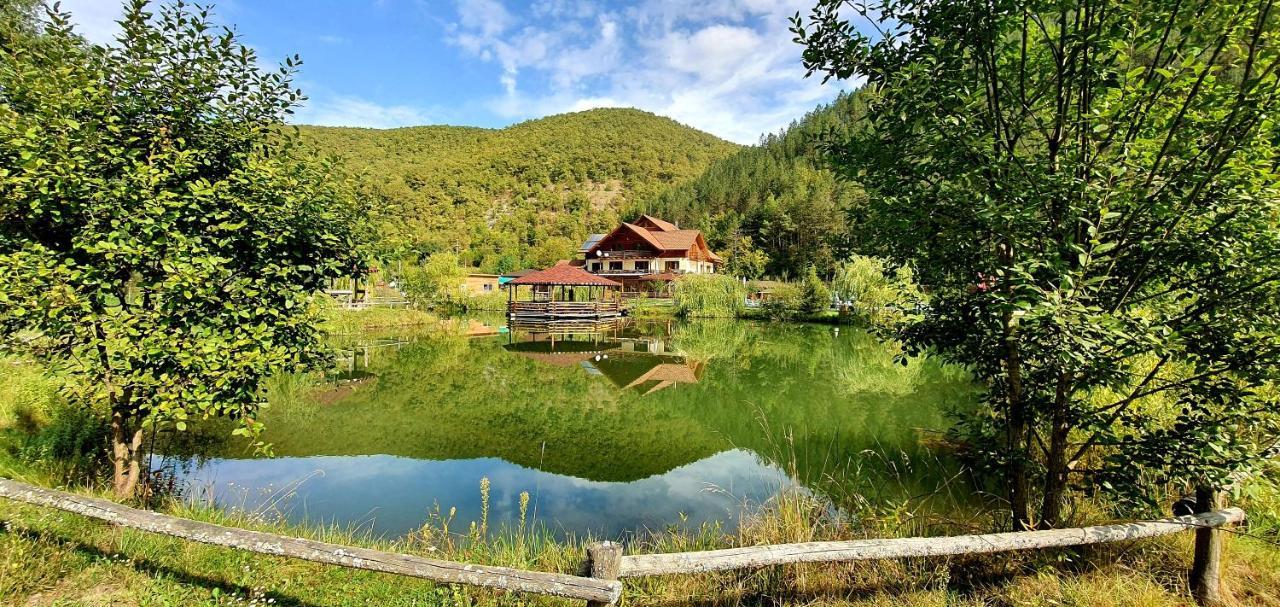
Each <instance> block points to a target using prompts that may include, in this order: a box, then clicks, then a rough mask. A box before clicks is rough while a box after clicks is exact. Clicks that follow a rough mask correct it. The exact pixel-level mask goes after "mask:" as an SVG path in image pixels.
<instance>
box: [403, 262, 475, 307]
mask: <svg viewBox="0 0 1280 607" xmlns="http://www.w3.org/2000/svg"><path fill="white" fill-rule="evenodd" d="M466 281H467V270H466V268H464V267H462V264H461V263H460V261H459V259H458V256H457V255H455V254H453V253H436V254H435V255H432V256H431V257H428V258H427V262H426V263H425V264H423V265H422V266H421V267H411V268H406V270H405V274H404V292H405V295H407V296H408V297H409V300H410V301H412V302H414V303H415V304H418V305H422V306H426V307H429V308H451V307H456V306H458V305H460V304H461V303H462V301H464V300H465V299H466V298H467V290H466V286H465V285H466Z"/></svg>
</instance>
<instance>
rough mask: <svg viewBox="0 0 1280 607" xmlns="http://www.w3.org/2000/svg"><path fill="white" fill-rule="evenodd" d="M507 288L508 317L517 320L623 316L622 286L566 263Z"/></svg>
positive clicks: (513, 283) (524, 277) (537, 273)
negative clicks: (620, 295)
mask: <svg viewBox="0 0 1280 607" xmlns="http://www.w3.org/2000/svg"><path fill="white" fill-rule="evenodd" d="M505 287H506V289H507V315H508V316H509V317H510V318H511V319H512V320H515V321H541V320H546V319H591V320H596V319H604V318H615V317H618V316H622V313H623V307H622V300H621V297H619V293H620V292H621V290H622V285H621V284H620V283H618V282H616V281H613V280H610V279H608V278H605V277H603V276H596V275H594V274H591V273H590V272H587V271H585V270H583V269H582V268H579V267H575V266H571V265H569V264H568V263H567V262H561V263H560V265H556V266H553V267H550V268H547V269H545V270H540V271H538V272H533V273H531V274H526V275H524V276H521V277H519V278H516V279H514V280H512V281H510V282H508V283H507V284H506V285H505ZM522 287H527V288H523V289H522Z"/></svg>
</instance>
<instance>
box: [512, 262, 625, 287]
mask: <svg viewBox="0 0 1280 607" xmlns="http://www.w3.org/2000/svg"><path fill="white" fill-rule="evenodd" d="M507 284H509V285H566V286H572V287H621V286H622V284H621V283H618V282H614V281H612V280H609V279H608V278H605V277H603V276H596V275H595V274H592V273H590V272H588V271H586V270H583V269H582V268H579V267H576V266H571V265H567V264H566V265H558V266H552V267H550V268H547V269H545V270H542V271H539V272H534V273H532V274H529V275H526V276H521V277H520V278H517V279H515V280H513V281H511V282H508V283H507Z"/></svg>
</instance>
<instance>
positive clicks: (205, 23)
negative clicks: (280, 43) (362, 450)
mask: <svg viewBox="0 0 1280 607" xmlns="http://www.w3.org/2000/svg"><path fill="white" fill-rule="evenodd" d="M121 23H122V29H123V31H122V33H121V35H120V37H119V39H118V45H115V46H109V47H98V46H91V45H88V44H87V43H85V42H84V41H83V40H82V39H80V38H79V37H78V36H76V35H75V34H74V33H73V32H72V29H71V26H70V24H69V22H68V16H67V15H65V14H59V13H56V12H50V13H49V14H48V16H47V19H46V21H45V22H44V23H42V24H40V25H41V28H40V29H41V31H40V33H39V35H38V36H35V37H29V38H21V37H19V38H16V39H14V40H13V41H11V43H10V44H6V45H5V46H4V47H3V48H0V274H2V275H4V276H5V277H6V279H7V285H6V288H5V289H4V290H3V292H0V332H2V333H3V335H5V337H6V341H7V342H8V343H9V344H10V345H17V346H20V347H24V348H25V349H28V350H31V351H33V353H34V354H36V355H38V356H41V357H42V358H44V359H45V360H47V361H49V362H50V363H51V364H52V365H55V366H56V367H58V368H60V369H61V370H63V371H65V372H66V373H67V374H68V375H69V376H70V377H72V378H74V381H73V382H71V383H70V385H68V386H67V389H66V391H67V393H68V395H69V396H70V397H71V398H72V399H74V400H75V401H76V402H79V403H84V404H86V405H103V406H105V407H106V409H107V414H108V416H109V422H110V430H111V432H110V434H111V437H110V442H111V445H110V446H111V451H110V457H111V460H112V462H113V467H114V487H115V491H116V493H117V494H118V495H120V496H128V495H131V494H133V493H134V492H135V490H136V488H137V487H138V483H139V479H140V477H141V476H142V475H143V470H142V461H141V457H142V453H143V449H142V446H143V437H144V430H145V429H147V428H152V429H154V428H156V427H158V426H160V425H161V424H172V426H173V427H175V428H176V429H177V430H184V429H185V428H186V426H187V424H188V423H189V422H190V421H192V420H195V419H202V418H210V417H217V416H226V417H231V418H234V419H237V420H239V421H240V423H241V427H240V428H239V429H238V430H237V432H238V433H241V434H253V433H255V432H257V430H258V428H259V424H258V423H257V422H256V421H255V418H256V411H257V409H258V406H259V404H260V403H261V402H262V398H263V397H262V390H261V389H260V386H261V382H262V380H263V378H264V377H266V376H267V375H269V374H272V373H276V372H284V371H291V370H296V369H301V368H304V367H306V366H308V365H310V364H312V363H314V362H315V361H316V360H317V359H318V358H320V357H322V356H323V353H322V351H321V349H320V348H319V345H320V344H319V336H318V334H317V330H316V328H315V326H316V321H317V318H316V317H315V315H314V314H315V313H314V309H313V307H312V306H311V305H310V304H311V301H312V298H313V297H314V294H315V293H316V292H317V291H318V290H319V289H321V288H322V287H323V286H324V284H325V283H326V281H327V280H329V279H331V278H333V277H335V276H338V275H341V274H345V273H348V272H349V271H350V270H351V268H353V267H359V266H358V264H356V254H357V253H358V249H357V244H358V239H357V237H358V235H359V234H358V231H357V230H358V227H357V226H358V222H357V219H358V217H359V210H358V209H357V208H356V207H355V206H354V205H353V204H352V203H351V198H350V196H349V193H348V191H347V189H346V187H345V185H344V183H343V182H342V181H341V180H335V179H333V175H332V174H331V171H330V167H328V166H327V165H324V164H319V163H314V162H308V161H305V160H304V159H301V158H300V157H298V156H297V155H295V154H294V153H293V146H292V140H291V138H290V137H288V136H287V134H282V133H280V132H279V130H280V129H279V125H280V123H281V121H282V120H283V119H284V118H285V116H287V115H288V113H289V111H290V108H291V107H292V106H293V105H294V104H295V103H297V102H298V100H299V99H300V97H299V93H298V92H297V91H294V90H292V89H291V87H290V78H291V76H292V74H293V72H294V70H295V67H296V65H297V62H296V60H291V61H289V62H287V63H286V65H285V66H283V67H281V68H280V70H279V71H277V72H267V73H264V72H262V71H260V70H259V68H258V66H257V63H256V61H257V59H256V57H255V56H254V53H253V51H251V50H250V49H248V48H247V47H244V46H242V45H240V44H239V43H238V42H237V39H236V37H235V36H234V34H232V33H231V32H229V31H226V32H222V33H218V34H214V33H212V25H211V23H210V20H209V16H208V13H207V12H206V11H203V10H199V9H193V8H191V7H190V6H187V5H185V4H182V3H175V4H172V5H168V6H165V7H163V8H162V9H161V10H160V11H159V13H158V14H155V15H152V14H151V13H148V12H147V3H146V2H145V1H142V0H136V1H134V2H132V3H130V4H129V5H128V7H127V11H126V14H125V17H124V19H123V21H122V22H121Z"/></svg>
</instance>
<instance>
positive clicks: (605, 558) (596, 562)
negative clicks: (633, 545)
mask: <svg viewBox="0 0 1280 607" xmlns="http://www.w3.org/2000/svg"><path fill="white" fill-rule="evenodd" d="M587 570H588V575H590V576H591V577H593V578H597V579H601V580H609V581H613V580H616V579H618V573H619V572H621V571H622V544H619V543H617V542H598V543H595V544H592V545H590V546H588V547H587ZM615 602H616V601H615ZM612 604H613V603H605V602H602V601H587V607H608V606H609V605H612Z"/></svg>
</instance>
